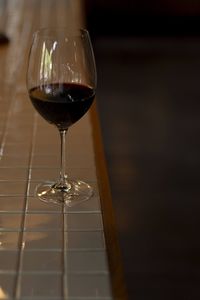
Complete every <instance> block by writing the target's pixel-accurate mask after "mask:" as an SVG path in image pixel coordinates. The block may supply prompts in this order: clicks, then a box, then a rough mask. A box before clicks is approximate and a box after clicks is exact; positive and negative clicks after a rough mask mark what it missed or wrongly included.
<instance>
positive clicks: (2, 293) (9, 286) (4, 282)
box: [0, 274, 15, 299]
mask: <svg viewBox="0 0 200 300" xmlns="http://www.w3.org/2000/svg"><path fill="white" fill-rule="evenodd" d="M14 287H15V275H12V274H9V275H7V274H0V299H10V297H13V296H14Z"/></svg>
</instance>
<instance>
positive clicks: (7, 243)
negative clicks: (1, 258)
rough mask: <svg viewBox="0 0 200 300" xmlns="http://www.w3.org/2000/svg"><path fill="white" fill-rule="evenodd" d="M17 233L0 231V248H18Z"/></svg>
mask: <svg viewBox="0 0 200 300" xmlns="http://www.w3.org/2000/svg"><path fill="white" fill-rule="evenodd" d="M19 234H20V233H19V232H5V231H4V232H2V231H0V250H6V249H18V248H19Z"/></svg>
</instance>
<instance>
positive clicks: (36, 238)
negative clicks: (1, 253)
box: [23, 231, 63, 250]
mask: <svg viewBox="0 0 200 300" xmlns="http://www.w3.org/2000/svg"><path fill="white" fill-rule="evenodd" d="M23 243H24V249H34V250H41V249H42V250H44V249H46V250H61V249H62V247H63V233H62V232H60V231H57V232H55V231H54V232H52V231H47V232H24V240H23Z"/></svg>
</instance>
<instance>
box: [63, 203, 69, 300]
mask: <svg viewBox="0 0 200 300" xmlns="http://www.w3.org/2000/svg"><path fill="white" fill-rule="evenodd" d="M67 229H68V226H67V215H66V207H65V204H63V296H64V299H68V297H69V289H68V277H67V272H66V270H67V265H68V261H67V243H68V239H67Z"/></svg>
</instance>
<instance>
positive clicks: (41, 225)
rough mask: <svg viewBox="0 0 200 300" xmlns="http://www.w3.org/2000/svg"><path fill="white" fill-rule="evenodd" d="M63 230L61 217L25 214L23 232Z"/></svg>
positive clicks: (56, 215)
mask: <svg viewBox="0 0 200 300" xmlns="http://www.w3.org/2000/svg"><path fill="white" fill-rule="evenodd" d="M62 228H63V218H62V215H58V214H27V215H26V222H25V230H27V231H40V230H51V231H59V230H62Z"/></svg>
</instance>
